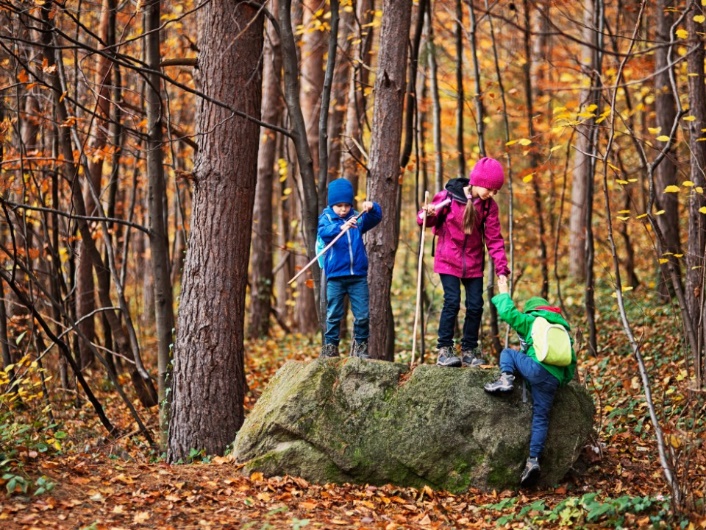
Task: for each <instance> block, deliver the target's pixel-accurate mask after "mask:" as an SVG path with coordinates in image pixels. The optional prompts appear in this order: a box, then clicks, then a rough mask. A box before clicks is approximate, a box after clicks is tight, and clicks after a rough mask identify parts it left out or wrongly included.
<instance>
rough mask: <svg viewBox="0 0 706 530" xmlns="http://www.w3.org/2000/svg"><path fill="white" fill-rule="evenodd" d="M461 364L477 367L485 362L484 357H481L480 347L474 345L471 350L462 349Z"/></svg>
mask: <svg viewBox="0 0 706 530" xmlns="http://www.w3.org/2000/svg"><path fill="white" fill-rule="evenodd" d="M461 364H462V365H463V366H470V367H473V368H475V367H478V366H481V365H483V364H487V363H486V362H485V359H483V354H482V353H481V351H480V348H479V347H478V346H476V347H475V348H473V349H472V350H463V351H462V352H461Z"/></svg>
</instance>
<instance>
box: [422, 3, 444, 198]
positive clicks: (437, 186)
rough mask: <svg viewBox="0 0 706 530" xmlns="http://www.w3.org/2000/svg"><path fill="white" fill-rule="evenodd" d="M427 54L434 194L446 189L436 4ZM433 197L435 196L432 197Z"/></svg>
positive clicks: (429, 12)
mask: <svg viewBox="0 0 706 530" xmlns="http://www.w3.org/2000/svg"><path fill="white" fill-rule="evenodd" d="M426 23H427V48H428V50H427V53H428V58H429V90H430V91H431V107H432V136H433V138H434V193H438V192H440V191H441V190H442V189H443V188H444V158H443V146H442V144H441V102H440V100H439V73H438V68H437V64H436V44H435V41H434V4H430V5H429V9H427V19H426ZM432 197H433V195H432Z"/></svg>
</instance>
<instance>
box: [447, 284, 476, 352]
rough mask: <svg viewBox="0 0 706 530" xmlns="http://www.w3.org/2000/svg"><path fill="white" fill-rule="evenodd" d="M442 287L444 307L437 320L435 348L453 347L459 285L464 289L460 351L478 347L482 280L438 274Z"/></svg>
mask: <svg viewBox="0 0 706 530" xmlns="http://www.w3.org/2000/svg"><path fill="white" fill-rule="evenodd" d="M439 278H440V279H441V285H442V286H443V287H444V307H443V308H442V309H441V317H440V318H439V339H438V341H437V347H439V348H443V347H445V346H453V345H454V326H455V324H456V317H457V316H458V312H459V311H460V309H461V283H463V286H464V287H465V289H466V318H465V319H464V320H463V338H462V339H461V350H463V351H466V350H472V349H473V348H475V347H476V346H478V330H479V329H480V319H481V317H482V316H483V278H464V279H461V278H459V277H457V276H452V275H450V274H439Z"/></svg>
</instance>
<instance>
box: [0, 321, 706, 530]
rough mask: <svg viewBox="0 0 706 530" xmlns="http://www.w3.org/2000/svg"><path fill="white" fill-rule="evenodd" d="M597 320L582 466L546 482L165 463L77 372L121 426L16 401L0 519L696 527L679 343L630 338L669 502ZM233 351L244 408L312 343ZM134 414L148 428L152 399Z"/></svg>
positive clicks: (644, 419) (636, 406)
mask: <svg viewBox="0 0 706 530" xmlns="http://www.w3.org/2000/svg"><path fill="white" fill-rule="evenodd" d="M608 320H611V321H616V320H617V319H616V318H615V317H614V316H613V317H609V316H608V315H607V316H606V322H605V323H604V326H603V330H604V333H603V334H602V335H601V343H602V350H601V351H603V352H604V355H602V356H598V357H594V358H589V359H583V360H582V361H581V363H580V366H579V370H580V376H581V379H582V381H583V382H584V384H586V386H587V388H588V389H589V391H590V392H591V394H592V396H593V398H594V400H595V404H596V410H597V412H596V430H597V433H598V436H597V439H596V440H595V444H594V445H593V446H591V447H587V448H586V450H585V451H584V455H583V458H582V461H583V468H584V469H583V470H582V473H581V474H578V473H572V474H571V475H570V476H568V477H566V479H565V480H564V481H563V482H562V483H560V484H558V485H557V486H556V487H554V488H550V489H543V490H535V491H522V490H520V491H516V490H507V491H490V492H488V491H477V490H470V491H468V492H467V493H465V494H462V495H451V494H449V493H445V492H438V491H432V490H431V489H428V488H424V489H414V488H400V487H396V486H390V485H388V486H383V487H374V486H365V485H362V486H361V485H323V486H320V485H312V484H308V483H307V482H306V481H305V480H302V479H301V478H297V477H283V478H264V477H263V476H262V475H260V474H258V473H255V474H253V475H251V476H244V475H243V474H242V472H241V470H240V468H239V467H238V466H237V465H236V464H234V463H233V462H232V461H231V459H230V458H229V457H228V456H225V457H209V456H204V455H195V459H194V460H195V461H194V462H193V463H190V464H178V465H168V464H166V463H165V462H164V458H163V455H159V454H156V453H155V452H154V451H152V450H150V449H149V445H148V444H147V443H146V442H145V440H144V438H142V437H140V436H139V435H138V434H136V432H137V431H136V430H135V427H134V421H133V419H132V418H131V417H130V415H129V414H128V412H127V410H124V409H125V407H124V406H122V405H121V404H119V403H118V402H117V398H116V397H115V392H114V391H111V388H110V385H109V384H107V383H105V382H104V383H103V384H99V382H98V381H100V376H99V375H98V374H92V375H90V374H89V375H90V377H91V381H92V382H93V383H92V384H93V386H95V387H97V389H95V390H96V392H97V394H98V396H99V399H100V400H101V402H102V403H103V405H104V407H105V409H106V411H107V413H108V415H109V416H110V419H111V421H112V422H113V423H114V424H115V425H117V426H119V427H120V428H121V431H122V432H132V434H131V435H124V436H121V437H119V438H118V439H107V438H106V437H105V430H102V427H101V425H100V423H99V422H98V421H97V420H96V419H95V417H94V416H95V415H94V413H93V410H92V408H91V407H90V405H89V404H88V403H83V406H82V407H81V408H80V409H79V410H77V409H76V407H75V396H71V395H67V397H66V399H65V400H63V401H62V400H54V399H52V406H51V410H52V418H51V419H48V416H47V414H48V410H49V408H50V407H45V401H44V399H43V398H42V399H37V400H35V402H34V406H33V407H30V408H29V409H28V410H27V411H26V412H25V413H18V412H15V413H14V415H13V416H11V417H10V416H8V414H4V415H2V416H0V420H1V421H2V422H4V423H3V424H2V427H0V434H1V435H2V439H0V442H2V444H1V445H0V460H3V461H2V462H0V463H1V464H2V466H3V467H2V472H3V473H4V474H3V476H2V479H1V480H0V485H2V486H3V489H4V490H6V493H5V494H0V528H3V529H5V528H23V529H33V528H41V529H44V528H61V529H64V528H66V529H119V528H160V529H161V528H174V529H186V528H251V529H257V530H260V529H263V530H264V529H270V528H292V529H302V528H370V529H385V530H392V529H406V528H423V529H438V528H498V527H506V528H561V527H565V528H568V527H571V528H689V529H699V528H706V508H705V506H704V490H705V487H704V485H705V484H706V451H704V450H703V445H704V441H706V425H705V423H706V414H705V413H704V412H705V408H706V405H705V404H704V401H703V398H701V399H696V398H695V397H694V394H693V392H690V391H689V389H688V385H689V384H690V383H689V381H688V377H687V371H686V369H685V362H686V361H685V360H684V358H683V357H678V356H675V357H673V358H672V357H669V356H668V355H665V354H664V352H669V351H671V352H678V351H680V350H679V345H678V342H679V337H677V336H676V335H677V334H675V333H673V332H672V333H670V332H669V326H670V323H669V318H665V319H662V320H661V321H653V322H652V323H651V324H650V327H651V328H653V329H651V331H650V334H649V335H650V337H649V338H647V339H645V340H644V341H643V351H645V352H650V351H652V352H655V353H656V352H661V353H660V354H655V355H650V354H646V355H645V362H646V365H647V369H648V373H649V376H650V381H651V387H652V396H653V399H654V401H655V403H656V405H657V407H656V409H657V413H658V415H659V418H660V422H661V425H662V427H663V429H664V435H665V443H666V446H667V449H668V451H669V452H670V453H671V458H672V459H673V461H674V462H675V463H676V469H675V475H676V478H677V480H678V482H679V484H680V487H681V489H682V491H683V495H684V498H685V503H684V504H683V506H684V508H683V509H682V511H681V513H678V514H675V512H674V510H673V509H672V506H671V502H670V499H671V491H670V488H669V487H668V486H667V483H666V480H665V474H664V472H663V469H662V466H661V465H660V458H659V454H658V450H657V444H656V440H655V436H654V428H653V425H652V423H651V421H650V415H649V411H648V407H647V403H646V400H645V397H644V395H645V393H644V391H643V387H642V385H641V380H640V375H639V374H640V372H639V366H638V364H637V362H636V360H635V358H634V356H633V355H632V354H631V352H630V349H629V345H628V344H627V341H626V340H625V338H624V337H623V336H621V334H620V331H619V330H618V329H613V328H611V327H612V326H616V325H619V323H616V322H613V323H609V322H608ZM662 325H663V326H664V332H663V333H662V332H660V331H659V330H660V326H662ZM655 330H657V331H655ZM644 331H645V330H640V329H637V332H638V333H642V332H644ZM404 338H405V337H401V339H404ZM247 352H248V354H247V359H246V363H247V374H248V384H249V387H250V390H249V393H248V396H247V399H246V409H250V408H251V407H252V406H253V404H254V403H255V402H256V400H257V397H258V396H259V395H260V393H261V391H262V389H263V388H264V387H265V385H266V384H267V381H268V380H269V378H270V377H271V376H272V375H273V374H274V373H275V372H276V370H277V369H278V368H279V367H280V366H281V365H282V363H283V362H285V361H286V360H288V359H297V360H312V359H313V358H314V357H315V356H316V355H317V353H318V344H317V343H316V341H315V340H313V339H312V338H310V337H304V336H300V335H296V334H292V335H289V336H287V337H279V338H276V339H270V340H266V341H258V342H253V343H248V345H247ZM608 352H610V355H608ZM675 355H678V354H675ZM426 362H428V363H431V362H433V359H431V358H428V359H427V360H426ZM49 384H51V382H50V383H49ZM50 395H55V394H54V393H52V394H50ZM28 401H31V400H28ZM42 407H44V408H43V409H41V411H39V412H38V411H37V410H35V409H40V408H42ZM32 411H34V412H32ZM140 413H141V414H142V416H143V418H144V419H145V420H146V422H147V423H148V426H149V428H150V429H152V432H156V425H157V414H156V411H154V410H149V411H147V410H141V412H140ZM42 414H43V415H42ZM38 417H39V419H38ZM10 418H11V419H10ZM23 418H24V419H23ZM42 418H47V419H46V422H52V423H51V425H50V427H51V428H49V429H47V428H46V426H47V423H42V422H43V421H44V420H42ZM23 426H24V427H26V428H23ZM101 431H102V432H101Z"/></svg>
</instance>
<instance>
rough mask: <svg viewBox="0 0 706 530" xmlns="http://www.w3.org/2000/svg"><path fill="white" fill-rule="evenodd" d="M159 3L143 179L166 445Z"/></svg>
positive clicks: (168, 287) (148, 25) (149, 54)
mask: <svg viewBox="0 0 706 530" xmlns="http://www.w3.org/2000/svg"><path fill="white" fill-rule="evenodd" d="M160 14H161V0H152V1H151V3H149V4H148V5H146V6H145V33H146V34H147V40H146V44H145V45H146V50H145V51H146V53H145V55H146V58H147V64H148V66H149V67H150V69H151V70H152V72H151V73H149V74H148V75H147V79H148V88H147V95H146V97H147V176H148V180H149V191H148V193H149V195H148V204H149V221H150V253H151V258H152V278H153V281H154V312H155V321H156V325H157V326H156V330H155V332H156V335H157V388H158V396H159V403H160V414H159V428H160V438H161V440H162V443H163V445H166V442H167V429H168V427H169V403H168V401H169V400H168V393H167V386H168V382H167V377H168V371H169V365H170V363H171V354H170V346H171V344H172V343H173V339H172V332H173V330H174V299H173V296H172V283H171V271H170V269H169V266H170V264H171V262H170V258H169V236H168V235H167V226H168V224H167V212H166V210H167V208H166V202H167V190H166V183H165V181H164V155H163V152H162V144H163V135H162V119H163V116H165V115H166V112H165V110H164V106H163V104H162V94H161V87H162V83H161V79H160V77H159V68H160V67H159V63H160V61H161V54H160V44H159V36H160V32H159V27H160V24H161V21H160Z"/></svg>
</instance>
